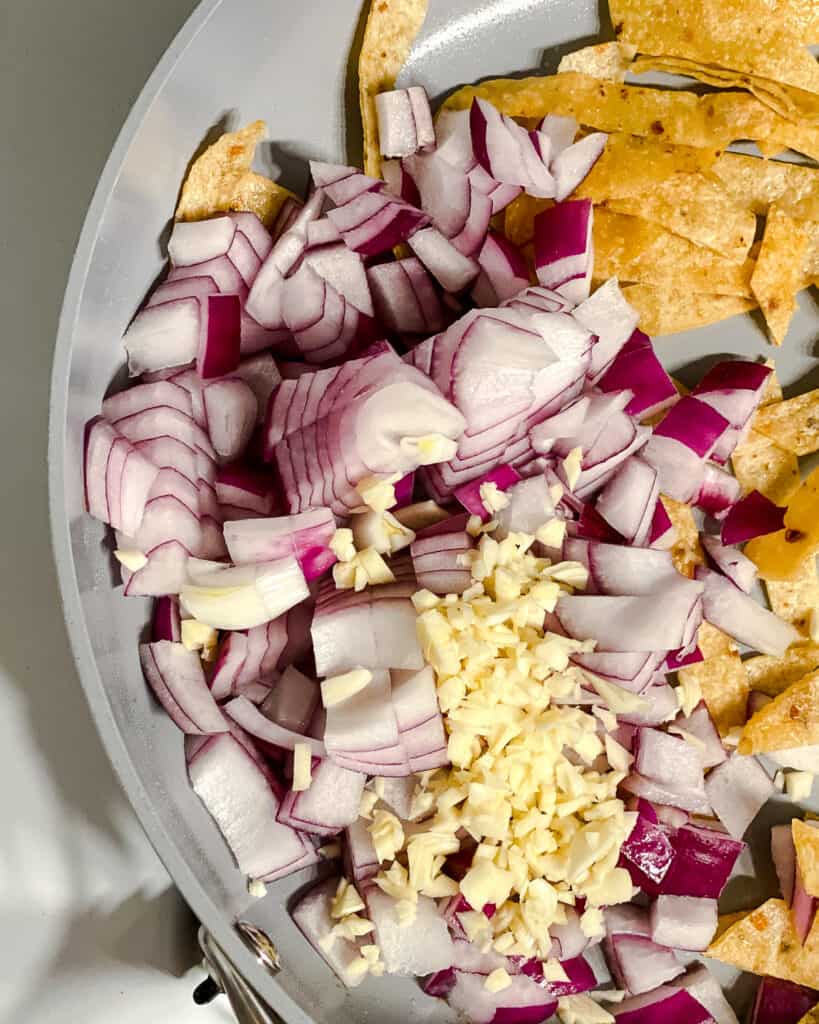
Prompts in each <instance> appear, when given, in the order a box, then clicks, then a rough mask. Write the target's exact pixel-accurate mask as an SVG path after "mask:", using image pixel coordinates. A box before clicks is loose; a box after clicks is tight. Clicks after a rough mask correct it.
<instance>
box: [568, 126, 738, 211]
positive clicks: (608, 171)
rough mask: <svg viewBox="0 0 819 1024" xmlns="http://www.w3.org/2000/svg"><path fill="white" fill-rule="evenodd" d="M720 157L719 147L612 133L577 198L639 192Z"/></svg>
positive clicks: (704, 167) (697, 170)
mask: <svg viewBox="0 0 819 1024" xmlns="http://www.w3.org/2000/svg"><path fill="white" fill-rule="evenodd" d="M718 159H721V157H720V153H719V150H718V149H715V148H711V149H697V148H696V147H695V146H675V145H673V144H672V143H670V142H663V141H662V140H661V139H656V138H642V137H641V136H640V135H625V134H623V133H622V132H612V133H611V134H610V135H609V139H608V142H607V143H606V148H605V149H604V150H603V153H602V154H601V156H600V159H599V160H598V161H597V163H596V164H595V165H594V167H592V169H591V171H590V172H589V173H588V175H587V176H586V178H585V179H584V180H583V181H582V182H581V183H580V184H579V185H578V187H577V188H576V189H575V191H574V198H577V199H591V200H592V201H593V202H595V203H599V202H602V201H603V200H604V199H619V198H621V197H625V196H635V195H639V194H640V192H642V191H643V190H644V189H647V188H652V187H654V186H656V185H658V184H660V183H661V182H664V181H667V180H668V179H669V178H671V177H672V176H673V175H675V174H699V173H701V172H705V171H708V170H710V169H711V168H712V167H713V166H714V165H715V164H716V162H717V160H718ZM745 205H747V203H746V204H745Z"/></svg>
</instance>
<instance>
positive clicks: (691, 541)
mask: <svg viewBox="0 0 819 1024" xmlns="http://www.w3.org/2000/svg"><path fill="white" fill-rule="evenodd" d="M660 500H661V501H662V503H663V507H664V508H665V510H666V512H667V513H668V518H669V519H670V520H671V524H672V526H673V527H674V534H675V536H674V544H673V545H672V547H671V560H672V561H673V563H674V568H675V569H676V570H677V572H679V573H682V575H683V576H693V575H694V568H695V567H696V566H698V565H702V564H703V562H704V561H705V555H704V554H703V550H702V548H701V547H700V533H699V530H698V529H697V524H696V522H695V521H694V515H693V513H692V512H691V509H690V508H689V506H688V505H685V504H683V502H681V501H675V500H674V499H673V498H669V497H667V496H666V495H665V494H662V495H660Z"/></svg>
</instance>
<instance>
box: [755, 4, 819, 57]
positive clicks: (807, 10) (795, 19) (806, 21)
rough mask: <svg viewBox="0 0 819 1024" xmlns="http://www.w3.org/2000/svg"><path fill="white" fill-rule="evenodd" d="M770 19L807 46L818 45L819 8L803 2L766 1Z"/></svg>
mask: <svg viewBox="0 0 819 1024" xmlns="http://www.w3.org/2000/svg"><path fill="white" fill-rule="evenodd" d="M767 4H768V8H769V10H770V12H771V15H772V17H774V18H775V19H776V20H777V21H781V22H782V23H783V24H785V25H787V27H788V29H789V30H790V31H791V32H793V34H794V35H795V36H797V37H798V38H799V39H801V40H802V42H803V43H807V44H808V45H809V46H810V45H812V44H814V43H819V7H817V6H816V4H815V3H811V2H807V3H806V2H805V0H767Z"/></svg>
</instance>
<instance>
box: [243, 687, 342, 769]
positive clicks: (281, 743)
mask: <svg viewBox="0 0 819 1024" xmlns="http://www.w3.org/2000/svg"><path fill="white" fill-rule="evenodd" d="M224 710H225V713H226V714H227V715H229V716H230V717H231V718H232V719H233V721H234V722H236V723H237V725H240V726H241V727H242V729H244V730H245V732H247V733H249V734H250V735H251V736H254V737H256V738H257V739H260V740H264V741H265V742H266V743H269V744H271V745H272V746H274V747H281V748H282V749H283V750H293V749H294V748H295V746H296V744H297V743H303V744H304V745H305V746H308V747H309V748H310V753H311V755H312V756H313V757H318V758H325V757H326V756H327V751H326V749H325V746H324V744H323V743H322V742H321V741H320V740H315V739H312V738H311V737H309V736H304V735H302V734H301V733H298V732H294V731H293V730H291V729H287V728H285V727H283V726H281V725H279V724H278V723H277V722H274V721H271V720H270V719H269V718H268V717H267V716H266V715H264V714H263V713H262V712H261V711H260V710H259V709H258V708H257V707H255V706H254V705H253V704H251V702H250V701H249V700H248V699H247V698H246V697H241V696H240V697H235V698H234V699H233V700H231V701H229V702H228V703H227V704H225V706H224Z"/></svg>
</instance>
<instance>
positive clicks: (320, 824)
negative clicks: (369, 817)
mask: <svg viewBox="0 0 819 1024" xmlns="http://www.w3.org/2000/svg"><path fill="white" fill-rule="evenodd" d="M366 781H367V777H366V775H362V774H360V773H359V772H351V771H348V770H347V769H346V768H340V767H339V766H338V765H337V764H333V762H332V761H317V762H315V763H314V764H313V766H312V779H311V782H310V788H309V789H307V790H304V791H303V792H293V791H291V792H289V793H287V794H286V796H285V797H284V799H283V800H282V803H281V807H280V808H279V814H278V820H279V821H280V822H282V823H283V824H285V825H290V826H291V827H292V828H296V829H298V830H299V831H300V832H308V833H312V834H313V835H318V836H334V835H338V833H339V832H341V831H342V830H343V829H344V828H346V827H347V825H350V824H352V822H354V821H355V820H356V819H357V818H358V809H359V806H360V805H361V796H362V794H363V792H364V783H365V782H366Z"/></svg>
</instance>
